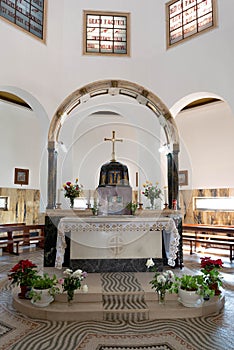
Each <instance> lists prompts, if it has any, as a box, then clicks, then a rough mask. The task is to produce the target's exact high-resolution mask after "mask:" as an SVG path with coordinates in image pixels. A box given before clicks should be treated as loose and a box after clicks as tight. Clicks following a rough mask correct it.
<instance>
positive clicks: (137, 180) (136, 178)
mask: <svg viewBox="0 0 234 350" xmlns="http://www.w3.org/2000/svg"><path fill="white" fill-rule="evenodd" d="M136 187H138V172H136Z"/></svg>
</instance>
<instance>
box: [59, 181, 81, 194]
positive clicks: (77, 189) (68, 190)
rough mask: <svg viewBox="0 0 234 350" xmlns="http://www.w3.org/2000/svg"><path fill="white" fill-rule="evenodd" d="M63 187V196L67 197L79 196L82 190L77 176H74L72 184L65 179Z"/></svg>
mask: <svg viewBox="0 0 234 350" xmlns="http://www.w3.org/2000/svg"><path fill="white" fill-rule="evenodd" d="M63 189H64V191H65V193H64V196H65V197H67V198H76V197H79V196H80V194H81V192H82V185H79V184H78V178H76V180H75V182H74V184H73V183H72V182H70V181H67V182H66V183H64V184H63Z"/></svg>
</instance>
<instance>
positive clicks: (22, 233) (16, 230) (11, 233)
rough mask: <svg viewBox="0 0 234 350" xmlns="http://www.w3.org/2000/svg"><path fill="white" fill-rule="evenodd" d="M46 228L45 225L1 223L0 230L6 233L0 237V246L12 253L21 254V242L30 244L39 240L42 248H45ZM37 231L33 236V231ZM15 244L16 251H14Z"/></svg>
mask: <svg viewBox="0 0 234 350" xmlns="http://www.w3.org/2000/svg"><path fill="white" fill-rule="evenodd" d="M44 230H45V225H26V224H22V225H20V224H3V225H0V232H2V233H5V235H3V236H1V237H0V247H3V248H6V249H7V251H8V252H9V253H10V254H17V255H18V254H19V244H23V245H30V244H31V243H32V242H38V245H39V247H40V248H44V236H45V235H44ZM32 231H34V232H37V234H36V235H35V236H31V232H32ZM14 246H15V247H16V253H14Z"/></svg>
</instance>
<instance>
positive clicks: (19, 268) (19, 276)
mask: <svg viewBox="0 0 234 350" xmlns="http://www.w3.org/2000/svg"><path fill="white" fill-rule="evenodd" d="M8 278H9V280H10V281H11V282H12V284H15V285H19V286H20V289H21V292H20V293H19V294H18V296H19V298H21V299H24V298H28V297H29V296H28V292H29V291H30V289H31V287H32V285H33V283H34V281H35V279H36V278H37V265H36V264H34V263H33V262H32V261H30V260H28V259H25V260H20V261H19V262H18V263H17V264H16V265H15V266H13V267H12V269H11V270H10V271H9V274H8Z"/></svg>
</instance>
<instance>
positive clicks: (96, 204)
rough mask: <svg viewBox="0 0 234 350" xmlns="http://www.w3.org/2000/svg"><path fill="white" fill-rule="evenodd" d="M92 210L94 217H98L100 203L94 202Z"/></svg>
mask: <svg viewBox="0 0 234 350" xmlns="http://www.w3.org/2000/svg"><path fill="white" fill-rule="evenodd" d="M91 209H92V213H93V215H98V203H97V201H94V203H93V207H92V208H91Z"/></svg>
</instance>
